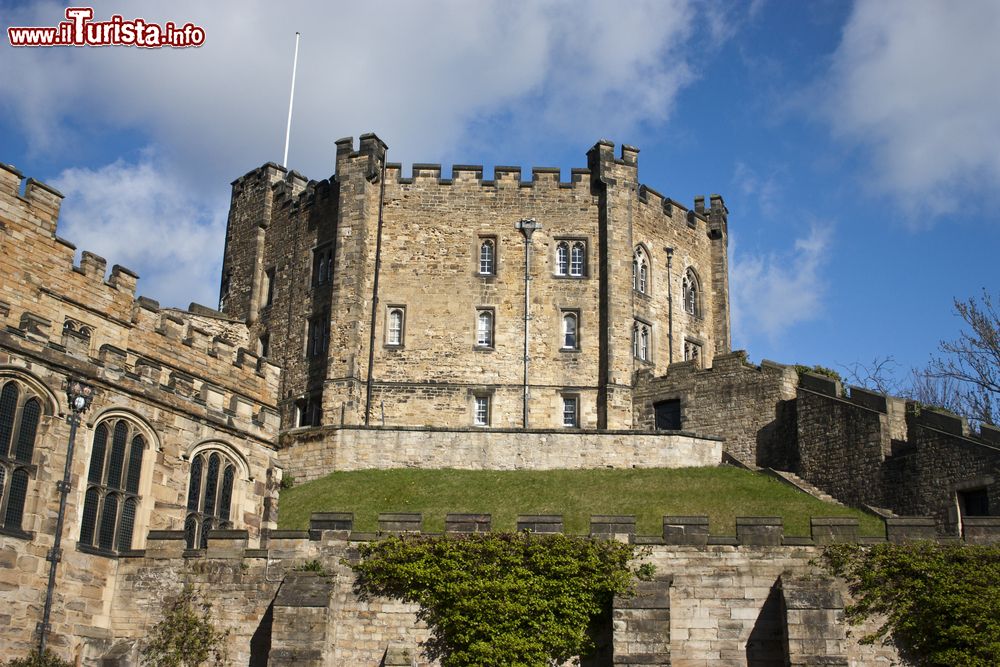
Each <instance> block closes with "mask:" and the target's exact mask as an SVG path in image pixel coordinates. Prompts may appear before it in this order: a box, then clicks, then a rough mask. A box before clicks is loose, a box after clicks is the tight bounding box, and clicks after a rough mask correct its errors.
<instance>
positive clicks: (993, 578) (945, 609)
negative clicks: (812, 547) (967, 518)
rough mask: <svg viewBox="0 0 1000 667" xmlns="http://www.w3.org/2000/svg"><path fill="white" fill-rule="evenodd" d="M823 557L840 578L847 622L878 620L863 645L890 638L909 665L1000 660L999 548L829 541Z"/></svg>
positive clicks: (968, 665) (967, 665) (980, 666)
mask: <svg viewBox="0 0 1000 667" xmlns="http://www.w3.org/2000/svg"><path fill="white" fill-rule="evenodd" d="M824 560H825V563H826V565H827V567H828V569H830V570H831V571H832V572H833V573H834V574H838V575H840V576H842V577H844V578H845V579H847V582H848V584H849V586H850V589H851V593H852V594H853V595H854V597H855V600H856V601H855V602H854V603H853V604H850V605H848V607H847V609H846V616H847V619H848V620H849V621H850V622H851V623H854V624H857V623H859V622H860V621H862V620H864V619H869V618H878V619H879V620H880V623H881V625H880V626H879V628H878V629H877V630H876V631H875V632H873V633H871V634H869V635H866V636H865V637H863V638H862V641H863V642H865V643H872V642H874V641H876V640H879V639H884V638H887V637H888V638H890V639H891V640H892V642H893V643H894V644H896V646H897V648H898V649H899V650H900V653H901V654H902V655H904V656H905V657H908V658H909V659H910V660H912V661H913V662H914V663H916V664H921V665H924V664H927V665H956V666H957V665H962V666H963V667H990V666H992V665H998V664H1000V547H996V546H976V545H954V544H953V545H938V544H934V543H930V542H920V543H915V544H904V545H896V544H878V545H875V546H872V547H861V546H858V545H834V546H831V547H828V548H827V549H826V551H825V552H824Z"/></svg>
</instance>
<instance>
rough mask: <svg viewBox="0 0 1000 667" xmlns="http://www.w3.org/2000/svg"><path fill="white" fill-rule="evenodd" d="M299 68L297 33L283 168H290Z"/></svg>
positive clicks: (297, 36) (296, 35)
mask: <svg viewBox="0 0 1000 667" xmlns="http://www.w3.org/2000/svg"><path fill="white" fill-rule="evenodd" d="M298 66H299V33H298V32H296V33H295V59H294V60H292V92H291V94H290V95H289V96H288V125H286V126H285V157H284V159H283V160H282V161H281V166H282V167H286V168H287V167H288V139H289V138H290V137H291V135H292V104H293V103H294V102H295V70H296V69H297V68H298Z"/></svg>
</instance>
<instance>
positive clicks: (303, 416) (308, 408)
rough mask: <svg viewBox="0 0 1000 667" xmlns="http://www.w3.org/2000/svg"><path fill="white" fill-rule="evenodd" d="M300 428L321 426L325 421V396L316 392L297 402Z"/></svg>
mask: <svg viewBox="0 0 1000 667" xmlns="http://www.w3.org/2000/svg"><path fill="white" fill-rule="evenodd" d="M295 412H296V420H295V423H296V425H298V426H319V425H320V424H321V423H322V421H323V394H322V392H314V393H312V394H309V395H308V396H306V397H304V398H300V399H299V400H298V401H296V402H295Z"/></svg>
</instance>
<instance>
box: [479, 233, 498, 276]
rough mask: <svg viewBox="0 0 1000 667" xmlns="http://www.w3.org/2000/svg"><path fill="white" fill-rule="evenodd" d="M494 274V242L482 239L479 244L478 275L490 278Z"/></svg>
mask: <svg viewBox="0 0 1000 667" xmlns="http://www.w3.org/2000/svg"><path fill="white" fill-rule="evenodd" d="M495 273H496V242H495V241H494V240H493V239H482V241H481V243H480V244H479V275H481V276H492V275H494V274H495Z"/></svg>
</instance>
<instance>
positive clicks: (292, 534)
mask: <svg viewBox="0 0 1000 667" xmlns="http://www.w3.org/2000/svg"><path fill="white" fill-rule="evenodd" d="M354 523H355V522H354V513H353V512H314V513H313V514H312V516H311V517H310V520H309V529H308V530H271V531H266V532H265V533H263V534H262V536H261V546H260V548H249V547H248V534H247V531H245V530H214V531H211V532H209V534H208V543H207V548H204V549H193V550H189V549H186V548H185V544H184V531H180V530H176V531H173V530H171V531H166V530H159V531H150V533H149V535H148V537H147V539H146V548H145V550H142V551H134V552H131V553H130V554H128V555H129V556H131V557H146V558H152V559H169V558H205V557H207V558H275V557H277V558H294V557H295V556H296V555H299V556H300V557H303V558H309V557H310V556H311V554H312V553H313V552H315V547H313V546H311V544H315V543H320V544H331V543H336V542H344V543H346V542H371V541H376V540H381V539H386V538H388V537H391V536H397V535H410V536H418V535H427V536H436V535H441V533H427V532H424V517H423V515H422V514H420V513H413V512H382V513H380V514H379V516H378V530H377V531H376V532H359V531H356V530H355V529H354ZM662 525H663V531H662V533H660V534H659V535H640V534H637V533H636V518H635V516H633V515H615V514H594V515H591V517H590V530H589V532H588V533H587V534H586V535H584V536H585V537H586V536H589V537H593V538H598V539H620V540H626V541H628V542H630V543H633V544H638V545H665V546H687V547H695V548H699V547H700V548H712V547H736V548H740V547H749V548H757V547H822V546H826V545H830V544H846V543H851V544H868V545H871V544H879V543H892V544H902V543H906V542H912V541H921V540H931V541H940V542H942V543H948V544H951V543H954V542H955V538H954V537H951V536H947V535H942V534H940V533H939V532H938V528H937V523H936V521H935V519H934V518H933V517H894V518H889V519H886V520H885V533H884V534H883V535H878V536H862V535H859V532H858V531H859V521H858V519H857V518H855V517H845V516H835V517H811V518H810V520H809V525H810V533H809V535H808V536H802V535H787V534H786V533H785V529H784V523H783V521H782V519H781V517H774V516H746V517H737V518H736V533H735V535H715V534H712V532H711V530H710V522H709V518H708V517H707V516H671V515H666V516H664V517H663V523H662ZM444 526H445V529H444V534H446V535H453V536H460V535H469V534H475V533H489V532H492V531H493V525H492V516H491V515H490V514H482V513H473V514H470V513H464V512H449V513H447V514H446V516H445V522H444ZM563 526H564V521H563V517H562V515H558V514H543V515H538V514H521V515H518V517H517V528H516V530H517V532H529V533H535V534H539V535H546V534H556V533H563V532H564V530H563ZM961 539H962V540H964V541H965V542H967V543H969V544H998V543H1000V517H970V518H968V519H966V524H965V534H964V535H963V537H962V538H961Z"/></svg>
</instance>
